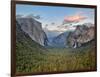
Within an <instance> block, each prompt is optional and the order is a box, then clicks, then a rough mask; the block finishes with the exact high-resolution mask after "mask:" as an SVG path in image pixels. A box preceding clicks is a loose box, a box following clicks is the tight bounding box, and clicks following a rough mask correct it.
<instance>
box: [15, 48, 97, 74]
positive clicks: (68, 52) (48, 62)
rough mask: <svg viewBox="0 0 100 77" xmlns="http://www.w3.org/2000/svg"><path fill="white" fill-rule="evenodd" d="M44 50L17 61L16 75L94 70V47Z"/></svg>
mask: <svg viewBox="0 0 100 77" xmlns="http://www.w3.org/2000/svg"><path fill="white" fill-rule="evenodd" d="M46 50H47V51H46V52H43V53H38V54H37V53H31V54H27V56H28V57H27V58H23V60H20V61H18V62H17V73H18V74H19V73H21V74H22V73H30V72H32V73H38V72H55V71H56V72H59V71H60V72H61V71H66V72H70V71H79V70H81V71H84V70H94V69H96V56H95V47H91V48H89V47H85V48H84V47H83V48H76V49H70V48H48V49H46ZM23 57H25V55H23ZM24 59H25V60H24Z"/></svg>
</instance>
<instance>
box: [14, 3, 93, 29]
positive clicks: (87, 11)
mask: <svg viewBox="0 0 100 77" xmlns="http://www.w3.org/2000/svg"><path fill="white" fill-rule="evenodd" d="M30 14H33V15H39V16H40V19H38V21H40V22H41V23H42V27H43V28H45V27H46V28H47V29H49V30H56V29H58V26H62V24H82V23H89V22H90V23H93V24H94V9H93V8H74V7H60V6H40V5H26V4H17V5H16V15H24V16H27V15H30ZM53 23H54V24H53ZM46 24H47V25H46Z"/></svg>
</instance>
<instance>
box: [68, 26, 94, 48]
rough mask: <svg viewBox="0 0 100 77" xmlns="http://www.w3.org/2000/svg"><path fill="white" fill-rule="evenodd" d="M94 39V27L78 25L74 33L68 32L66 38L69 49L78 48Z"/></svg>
mask: <svg viewBox="0 0 100 77" xmlns="http://www.w3.org/2000/svg"><path fill="white" fill-rule="evenodd" d="M93 39H95V27H94V26H86V25H78V26H77V27H76V29H75V31H74V32H70V33H69V35H68V37H67V43H68V45H69V47H74V48H77V47H80V46H82V44H84V43H87V42H89V41H91V40H93Z"/></svg>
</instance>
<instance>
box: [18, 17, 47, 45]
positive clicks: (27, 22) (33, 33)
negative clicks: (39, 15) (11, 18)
mask: <svg viewBox="0 0 100 77" xmlns="http://www.w3.org/2000/svg"><path fill="white" fill-rule="evenodd" d="M16 20H17V22H18V23H19V24H20V25H21V29H22V30H23V31H24V32H25V33H27V34H28V35H29V37H31V38H32V40H34V41H35V42H37V43H39V44H40V45H42V46H45V45H47V40H48V39H47V36H46V33H45V32H44V31H43V29H42V24H41V23H40V22H39V21H37V20H35V19H33V18H31V17H18V18H16Z"/></svg>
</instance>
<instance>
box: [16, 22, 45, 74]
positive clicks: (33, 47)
mask: <svg viewBox="0 0 100 77" xmlns="http://www.w3.org/2000/svg"><path fill="white" fill-rule="evenodd" d="M45 52H46V49H45V48H44V47H43V46H41V45H40V44H38V43H36V42H35V41H34V40H32V39H31V38H30V36H29V35H28V34H27V33H25V32H24V31H23V30H22V29H21V25H20V24H19V23H18V22H16V72H17V73H22V72H29V71H30V70H31V69H32V68H33V66H34V63H37V62H39V60H41V55H42V56H44V53H45ZM37 56H38V57H37Z"/></svg>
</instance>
